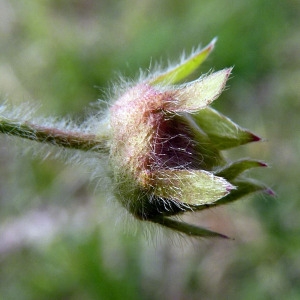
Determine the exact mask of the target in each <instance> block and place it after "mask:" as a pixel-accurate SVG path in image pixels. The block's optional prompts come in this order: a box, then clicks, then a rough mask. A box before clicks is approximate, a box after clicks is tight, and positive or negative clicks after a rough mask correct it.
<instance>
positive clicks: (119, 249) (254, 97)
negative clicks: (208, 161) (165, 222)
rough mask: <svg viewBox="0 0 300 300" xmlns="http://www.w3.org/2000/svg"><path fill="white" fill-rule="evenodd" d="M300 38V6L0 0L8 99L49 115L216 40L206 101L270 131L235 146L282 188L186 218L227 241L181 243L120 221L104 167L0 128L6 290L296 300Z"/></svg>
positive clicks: (258, 173)
mask: <svg viewBox="0 0 300 300" xmlns="http://www.w3.org/2000/svg"><path fill="white" fill-rule="evenodd" d="M299 32H300V5H299V2H298V0H285V1H281V0H253V1H245V0H231V1H229V0H225V1H223V0H210V1H191V0H188V1H179V0H175V1H174V0H172V1H171V0H124V1H108V0H100V1H99V0H98V1H97V0H70V1H60V0H52V1H50V0H48V1H47V0H44V1H40V0H32V1H18V0H0V49H1V51H0V91H1V98H2V99H1V100H2V101H8V102H9V103H13V104H14V105H16V106H19V104H20V103H24V102H28V103H29V104H28V105H29V106H32V107H40V109H39V113H40V114H42V115H45V116H49V115H53V116H57V117H71V118H74V119H75V120H82V119H83V118H84V116H85V115H86V113H87V111H89V110H93V109H95V107H94V105H91V104H90V103H95V101H96V100H97V99H104V100H106V99H107V96H106V95H107V92H106V91H107V88H108V87H109V86H111V83H112V82H114V80H115V79H116V78H117V77H118V72H121V73H122V74H124V75H125V76H127V77H129V78H136V75H138V72H139V68H141V69H147V68H149V66H150V63H152V64H153V63H154V62H157V61H158V62H162V64H163V65H166V64H165V62H167V61H168V60H171V61H176V59H178V58H179V56H180V54H181V53H182V51H183V50H186V51H187V52H189V51H191V49H192V48H193V47H195V46H198V45H199V44H201V45H202V46H204V45H206V44H207V43H209V42H210V40H211V39H212V38H213V37H215V36H218V42H217V45H216V49H215V51H214V52H213V54H212V55H211V56H210V57H209V59H208V61H206V62H205V64H204V66H203V68H202V69H201V71H202V72H206V71H208V70H210V69H211V68H214V69H215V70H218V69H221V68H224V67H229V66H234V70H233V76H232V78H231V80H230V82H229V89H228V90H227V91H226V92H225V93H224V94H223V95H222V96H221V97H220V98H219V99H218V100H217V101H216V103H215V104H214V107H216V108H217V109H218V110H220V111H221V112H223V113H224V114H226V115H228V116H230V117H231V118H232V119H233V120H234V121H235V122H237V123H238V124H240V125H242V126H244V127H246V128H249V129H250V130H252V131H253V132H255V133H257V134H258V135H260V136H262V137H263V138H265V141H264V142H262V143H254V144H251V145H247V146H245V147H241V148H240V149H239V150H237V151H234V152H231V153H229V154H228V155H232V156H237V157H247V156H249V157H253V158H257V159H262V160H265V161H267V162H269V164H270V166H271V168H269V169H263V170H255V171H252V172H251V175H252V176H254V177H256V178H258V179H260V180H263V181H264V182H266V183H267V184H268V185H269V186H270V187H272V188H273V189H274V190H275V191H276V193H277V197H276V198H270V197H267V196H265V195H261V194H257V195H252V196H249V197H246V198H244V199H243V200H241V201H239V202H237V203H234V204H231V205H229V206H224V207H221V208H218V209H212V210H209V211H208V212H201V213H199V214H196V215H193V216H190V219H191V221H193V222H194V223H196V224H199V225H202V226H206V227H208V228H211V229H213V230H218V231H220V232H222V233H224V234H227V235H229V236H231V237H233V238H234V240H230V241H225V240H218V239H212V240H209V239H201V240H191V239H189V238H183V239H182V238H178V237H177V236H176V235H175V234H173V233H170V232H168V231H161V230H159V229H157V228H150V229H149V227H148V226H144V225H143V226H141V224H140V223H136V222H134V221H133V220H131V219H130V217H126V216H124V212H123V210H122V209H121V208H119V207H118V206H117V205H114V204H113V203H114V199H113V198H112V196H111V193H110V192H109V190H110V187H109V186H108V185H107V183H106V181H105V180H104V181H103V180H102V178H105V174H104V173H103V172H104V171H103V170H102V171H101V169H98V168H97V172H99V174H96V179H95V180H92V181H90V173H91V172H92V170H91V169H89V168H86V167H84V166H81V165H80V164H78V163H77V160H78V159H79V160H80V159H81V158H80V157H79V158H77V160H76V161H74V163H71V164H70V163H68V164H65V163H64V161H65V160H67V156H64V155H63V156H60V158H58V159H57V158H56V157H55V155H49V153H50V152H51V150H52V149H51V148H43V149H42V150H39V149H40V148H39V146H35V147H29V144H28V143H19V141H17V139H14V138H7V137H3V136H2V137H0V166H1V168H0V295H1V296H0V297H1V299H172V300H173V299H175V300H176V299H299V298H300V201H299V194H300V185H299V183H298V180H299V169H300V164H299V153H300V129H299V115H300V33H299ZM200 74H201V72H199V73H198V74H197V75H200ZM104 106H105V104H104ZM54 153H55V152H54ZM99 163H100V162H99Z"/></svg>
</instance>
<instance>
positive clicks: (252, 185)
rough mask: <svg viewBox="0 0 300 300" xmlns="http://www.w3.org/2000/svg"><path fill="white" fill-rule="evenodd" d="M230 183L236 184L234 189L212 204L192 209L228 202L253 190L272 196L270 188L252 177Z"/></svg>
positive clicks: (196, 208) (201, 208)
mask: <svg viewBox="0 0 300 300" xmlns="http://www.w3.org/2000/svg"><path fill="white" fill-rule="evenodd" d="M231 183H232V184H234V185H235V186H236V189H234V190H232V191H231V192H230V194H228V195H227V196H225V197H224V198H222V199H220V200H219V201H216V202H214V203H212V204H209V205H203V206H194V207H193V208H194V210H197V211H199V210H203V209H207V208H209V207H215V206H219V205H224V204H228V203H231V202H234V201H237V200H239V199H240V198H242V197H244V196H246V195H248V194H251V193H254V192H266V193H267V194H269V195H271V196H274V192H273V191H272V190H271V189H270V188H268V187H267V186H266V185H265V184H263V183H261V182H259V181H256V180H253V179H245V180H234V181H232V182H231Z"/></svg>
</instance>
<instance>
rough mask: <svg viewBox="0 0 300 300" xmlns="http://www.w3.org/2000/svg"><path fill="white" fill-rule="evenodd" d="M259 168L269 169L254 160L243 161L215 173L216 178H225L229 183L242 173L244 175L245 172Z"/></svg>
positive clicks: (264, 164)
mask: <svg viewBox="0 0 300 300" xmlns="http://www.w3.org/2000/svg"><path fill="white" fill-rule="evenodd" d="M257 167H267V164H266V163H264V162H262V161H259V160H254V159H241V160H238V161H235V162H233V163H231V164H229V165H227V166H225V167H224V168H222V169H220V170H218V171H216V172H214V174H215V175H216V176H220V177H223V178H225V179H227V180H228V181H231V180H233V179H235V178H236V177H237V176H239V175H240V174H241V173H243V172H244V171H246V170H248V169H251V168H257Z"/></svg>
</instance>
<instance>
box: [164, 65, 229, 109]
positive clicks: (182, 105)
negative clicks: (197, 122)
mask: <svg viewBox="0 0 300 300" xmlns="http://www.w3.org/2000/svg"><path fill="white" fill-rule="evenodd" d="M230 72H231V68H229V69H224V70H221V71H218V72H215V73H212V74H210V75H208V76H204V77H200V78H199V79H197V80H195V81H192V82H190V83H188V84H184V85H181V86H179V87H178V88H176V89H174V94H173V95H172V96H173V98H174V99H175V100H174V101H170V102H169V106H168V107H167V110H170V111H173V112H197V111H199V110H201V109H203V108H205V107H207V106H208V105H209V104H211V103H212V102H213V101H214V100H215V99H217V98H218V97H219V95H220V94H221V93H222V91H223V89H224V87H225V84H226V81H227V79H228V77H229V75H230Z"/></svg>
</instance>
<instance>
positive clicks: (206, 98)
mask: <svg viewBox="0 0 300 300" xmlns="http://www.w3.org/2000/svg"><path fill="white" fill-rule="evenodd" d="M213 45H214V41H213V42H212V43H211V44H210V45H208V46H207V47H206V48H204V49H203V50H201V51H199V52H198V53H195V54H194V55H192V56H191V57H190V58H189V59H186V60H185V61H183V62H182V63H181V64H180V65H178V66H176V67H175V68H171V69H169V70H167V71H165V72H162V73H160V74H156V75H155V76H153V77H150V78H149V77H148V78H147V79H145V80H142V81H141V82H140V83H137V84H136V85H134V86H133V87H131V88H129V89H128V90H126V91H125V92H124V94H123V95H122V96H121V97H120V98H119V99H118V100H117V101H116V102H115V103H113V105H112V107H111V109H110V111H109V114H110V124H111V130H112V142H111V149H110V159H111V165H112V168H113V177H114V181H115V183H116V186H115V194H116V196H117V198H118V199H119V201H120V202H121V203H122V205H123V206H124V207H125V208H126V209H127V210H128V211H129V212H130V213H132V214H133V215H134V216H135V217H137V218H139V219H141V220H148V221H152V222H156V223H160V224H161V225H164V226H167V227H170V228H173V229H175V230H177V231H180V232H184V233H186V234H189V235H196V236H222V235H220V234H218V233H215V232H212V231H209V230H206V229H203V228H198V227H195V226H193V225H189V224H186V223H183V222H178V221H175V220H173V219H171V218H169V217H171V216H174V215H177V214H179V213H183V212H185V211H192V210H201V209H203V208H206V207H210V206H214V205H218V203H222V202H223V203H227V202H231V201H234V200H236V199H237V198H239V197H241V196H243V195H245V194H247V193H250V192H253V191H257V190H263V189H266V188H265V186H264V185H262V184H260V183H255V182H253V181H249V180H245V179H242V178H240V176H239V175H240V174H241V173H242V172H243V171H244V170H246V169H249V168H252V167H257V166H265V164H263V163H260V162H258V161H251V160H242V161H239V162H236V163H234V164H228V165H227V163H226V161H225V159H224V158H223V157H222V155H221V153H220V151H221V150H223V149H227V148H231V147H235V146H238V145H241V144H245V143H248V142H252V141H258V140H259V138H258V137H257V136H256V135H254V134H252V133H250V132H249V131H247V130H244V129H242V128H240V127H239V126H238V125H236V124H234V123H233V122H232V121H231V120H229V119H228V118H226V117H224V116H222V115H221V114H219V113H218V112H216V111H215V110H213V109H211V108H209V105H210V104H211V103H212V102H213V101H214V100H215V99H217V98H218V97H219V95H220V94H221V92H222V91H223V90H224V87H225V84H226V81H227V79H228V77H229V75H230V72H231V69H224V70H221V71H218V72H215V73H211V74H209V75H206V76H201V77H200V78H199V79H197V80H195V81H193V82H190V83H185V84H181V85H175V83H177V82H178V81H179V80H182V79H183V78H185V77H186V76H187V75H189V74H190V73H191V72H192V71H194V70H195V69H196V67H198V66H199V65H200V64H201V63H202V61H203V60H204V59H205V58H206V57H207V56H208V54H209V53H210V52H211V50H212V48H213Z"/></svg>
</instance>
